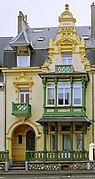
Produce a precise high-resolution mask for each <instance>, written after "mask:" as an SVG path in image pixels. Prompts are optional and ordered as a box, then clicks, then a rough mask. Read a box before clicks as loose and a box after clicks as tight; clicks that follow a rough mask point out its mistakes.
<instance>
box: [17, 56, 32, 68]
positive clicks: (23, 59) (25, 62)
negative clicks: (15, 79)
mask: <svg viewBox="0 0 95 179" xmlns="http://www.w3.org/2000/svg"><path fill="white" fill-rule="evenodd" d="M18 61H19V62H18V63H19V66H20V67H27V66H29V61H30V60H29V56H19V57H18Z"/></svg>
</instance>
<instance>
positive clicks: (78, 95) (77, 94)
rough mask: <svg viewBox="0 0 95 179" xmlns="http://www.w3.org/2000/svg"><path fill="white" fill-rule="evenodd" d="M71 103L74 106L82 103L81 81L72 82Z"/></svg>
mask: <svg viewBox="0 0 95 179" xmlns="http://www.w3.org/2000/svg"><path fill="white" fill-rule="evenodd" d="M73 105H74V106H81V105H82V84H81V83H74V84H73Z"/></svg>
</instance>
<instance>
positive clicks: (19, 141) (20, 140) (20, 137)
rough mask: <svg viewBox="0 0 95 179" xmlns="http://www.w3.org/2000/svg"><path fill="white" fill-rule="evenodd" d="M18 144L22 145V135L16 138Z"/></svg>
mask: <svg viewBox="0 0 95 179" xmlns="http://www.w3.org/2000/svg"><path fill="white" fill-rule="evenodd" d="M18 143H19V144H22V135H19V136H18Z"/></svg>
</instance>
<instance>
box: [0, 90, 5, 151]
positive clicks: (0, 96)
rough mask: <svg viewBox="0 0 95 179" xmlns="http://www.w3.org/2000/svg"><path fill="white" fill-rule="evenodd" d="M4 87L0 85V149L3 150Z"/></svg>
mask: <svg viewBox="0 0 95 179" xmlns="http://www.w3.org/2000/svg"><path fill="white" fill-rule="evenodd" d="M4 99H5V97H4V89H3V87H0V151H4V150H5V105H4Z"/></svg>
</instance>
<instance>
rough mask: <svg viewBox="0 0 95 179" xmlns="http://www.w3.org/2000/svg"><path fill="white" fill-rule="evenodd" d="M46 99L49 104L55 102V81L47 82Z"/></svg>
mask: <svg viewBox="0 0 95 179" xmlns="http://www.w3.org/2000/svg"><path fill="white" fill-rule="evenodd" d="M46 99H47V100H46V101H47V105H54V104H55V84H54V83H53V82H52V83H47V91H46Z"/></svg>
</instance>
